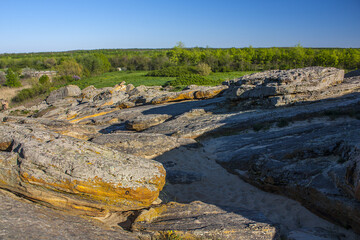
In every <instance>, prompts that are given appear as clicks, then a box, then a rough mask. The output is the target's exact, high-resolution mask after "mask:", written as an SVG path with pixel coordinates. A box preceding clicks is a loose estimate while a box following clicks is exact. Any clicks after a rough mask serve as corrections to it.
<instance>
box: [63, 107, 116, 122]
mask: <svg viewBox="0 0 360 240" xmlns="http://www.w3.org/2000/svg"><path fill="white" fill-rule="evenodd" d="M116 110H118V109H114V110H110V111H107V112H99V113H96V114H92V115H89V116H85V117H81V118H78V119H74V120H71V121H70V123H77V122H80V121H82V120H85V119H88V118H93V117H98V116H103V115H105V114H108V113H112V112H114V111H116Z"/></svg>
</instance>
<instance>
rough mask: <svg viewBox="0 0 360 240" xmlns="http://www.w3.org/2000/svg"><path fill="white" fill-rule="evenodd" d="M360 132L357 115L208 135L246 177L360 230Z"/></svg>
mask: <svg viewBox="0 0 360 240" xmlns="http://www.w3.org/2000/svg"><path fill="white" fill-rule="evenodd" d="M359 136H360V121H359V120H357V119H356V118H355V119H354V118H349V119H340V120H338V121H323V122H313V123H312V122H306V124H299V125H293V126H291V127H285V128H280V129H277V130H273V131H261V132H253V133H242V134H236V135H232V136H226V137H220V138H216V139H214V140H209V142H208V146H209V148H208V151H209V152H210V153H212V154H215V155H216V158H217V162H218V163H219V164H221V165H222V166H223V167H225V168H226V169H227V170H228V171H230V172H231V173H234V174H237V175H239V176H240V177H241V178H242V179H244V180H245V181H247V182H249V183H252V184H254V185H255V186H258V187H260V188H262V189H264V190H266V191H272V192H277V193H281V194H284V195H286V196H288V197H291V198H293V199H295V200H298V201H300V202H301V203H302V204H303V205H304V206H305V207H307V208H308V209H309V210H311V211H313V212H315V213H316V214H318V215H320V216H322V217H323V218H326V219H328V220H330V221H333V222H337V223H338V224H341V225H342V226H345V227H351V228H352V229H354V230H355V231H359V229H360V221H359V220H360V202H359V200H358V199H357V197H356V194H357V189H358V186H359V170H358V169H357V166H358V165H359V160H360V158H359V156H360V155H359V153H360V137H359ZM211 146H213V147H211ZM214 146H216V147H214Z"/></svg>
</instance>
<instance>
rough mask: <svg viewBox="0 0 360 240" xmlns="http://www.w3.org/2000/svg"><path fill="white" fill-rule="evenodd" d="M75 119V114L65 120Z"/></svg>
mask: <svg viewBox="0 0 360 240" xmlns="http://www.w3.org/2000/svg"><path fill="white" fill-rule="evenodd" d="M76 117H77V114H72V115H70V116H68V117H67V118H66V120H71V119H74V118H76Z"/></svg>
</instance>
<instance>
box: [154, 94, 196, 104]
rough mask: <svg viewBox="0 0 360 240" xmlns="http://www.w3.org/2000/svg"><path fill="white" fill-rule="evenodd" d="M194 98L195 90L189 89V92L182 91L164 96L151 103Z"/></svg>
mask: <svg viewBox="0 0 360 240" xmlns="http://www.w3.org/2000/svg"><path fill="white" fill-rule="evenodd" d="M192 99H194V91H189V92H181V93H179V94H176V95H173V96H164V97H163V98H159V99H154V100H152V101H151V103H152V104H161V103H167V102H177V101H184V100H192Z"/></svg>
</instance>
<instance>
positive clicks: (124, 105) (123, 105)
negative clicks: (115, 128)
mask: <svg viewBox="0 0 360 240" xmlns="http://www.w3.org/2000/svg"><path fill="white" fill-rule="evenodd" d="M116 107H117V108H120V109H124V108H131V107H133V106H131V105H130V104H129V103H126V102H125V103H120V104H118V105H117V106H116Z"/></svg>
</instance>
